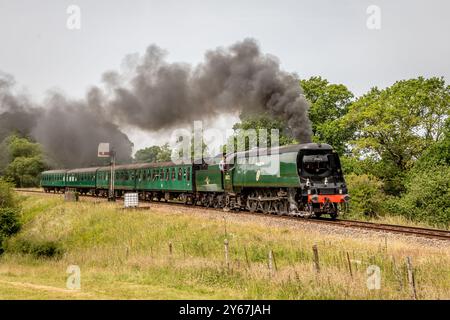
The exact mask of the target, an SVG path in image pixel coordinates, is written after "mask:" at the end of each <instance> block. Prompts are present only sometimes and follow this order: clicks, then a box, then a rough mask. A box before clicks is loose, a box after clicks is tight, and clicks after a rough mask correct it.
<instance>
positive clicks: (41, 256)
mask: <svg viewBox="0 0 450 320" xmlns="http://www.w3.org/2000/svg"><path fill="white" fill-rule="evenodd" d="M223 215H226V219H224V218H223ZM21 220H22V222H23V228H22V230H21V231H20V233H19V234H17V235H16V236H15V237H13V238H11V239H10V240H9V241H8V243H7V250H6V253H5V254H3V255H2V256H1V257H0V298H1V299H410V298H411V291H410V287H409V286H408V281H407V272H406V265H405V259H406V257H407V256H410V257H411V258H412V262H413V267H414V276H415V281H416V290H417V296H418V298H419V299H450V250H449V248H450V246H448V245H444V244H440V245H433V243H432V242H430V243H426V242H425V243H424V242H420V241H416V240H411V239H409V238H406V237H400V236H395V237H394V236H389V237H388V238H386V239H387V240H385V238H384V237H381V236H373V235H369V234H368V235H367V236H361V235H357V234H356V233H357V232H358V231H351V232H350V231H349V234H348V235H342V234H340V235H336V234H333V232H332V231H323V230H314V228H304V229H302V228H301V227H298V226H296V227H293V226H290V225H288V224H285V225H284V224H277V223H273V224H272V223H270V224H268V223H267V222H266V221H267V218H264V220H262V219H259V218H252V217H251V218H247V219H238V218H234V217H233V213H227V214H225V213H224V214H221V213H220V212H213V213H206V211H201V210H199V212H198V214H194V213H193V209H189V210H187V209H183V208H179V207H173V208H172V207H164V206H153V208H152V209H150V210H145V211H124V210H121V209H120V204H111V203H106V202H99V203H96V202H93V201H88V200H83V201H81V202H78V203H65V202H64V201H63V200H62V198H60V197H50V196H42V195H29V196H24V201H23V213H22V217H21ZM225 221H226V223H225ZM352 232H353V233H352ZM225 239H227V240H228V242H229V247H228V265H227V263H226V260H225V246H224V240H225ZM314 244H316V245H317V247H318V252H319V265H320V272H316V271H315V268H314V263H313V251H312V246H313V245H314ZM269 251H272V252H273V257H274V259H273V260H272V268H269V262H268V255H269ZM347 254H348V258H347ZM348 259H350V266H351V272H350V268H349V260H348ZM69 265H77V266H79V268H80V271H81V289H80V290H70V289H67V288H66V281H67V278H68V276H69V274H67V273H66V270H67V268H68V266H69ZM370 265H376V266H378V267H379V268H380V271H381V285H380V289H379V290H369V289H368V287H367V279H368V275H367V268H368V266H370Z"/></svg>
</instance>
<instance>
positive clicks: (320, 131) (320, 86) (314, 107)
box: [300, 77, 354, 155]
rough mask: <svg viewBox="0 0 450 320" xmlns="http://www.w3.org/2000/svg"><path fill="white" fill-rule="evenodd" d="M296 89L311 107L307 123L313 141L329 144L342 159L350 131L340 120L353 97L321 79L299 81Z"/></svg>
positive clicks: (341, 87)
mask: <svg viewBox="0 0 450 320" xmlns="http://www.w3.org/2000/svg"><path fill="white" fill-rule="evenodd" d="M300 85H301V87H302V88H303V91H304V94H305V97H306V98H307V99H308V101H309V102H310V103H311V107H310V109H309V119H310V120H311V122H312V130H313V141H315V142H325V143H329V144H330V145H332V146H333V147H334V149H335V150H336V151H337V152H338V153H339V154H341V155H342V154H343V153H344V152H345V151H346V142H347V141H348V140H349V139H350V138H351V135H352V133H353V131H352V129H351V127H349V126H346V125H345V124H344V123H342V121H341V118H342V117H343V116H344V115H346V114H347V112H348V108H349V106H350V104H351V103H352V101H353V97H354V96H353V93H352V92H350V90H348V89H347V87H346V86H344V85H343V84H330V83H329V82H328V80H326V79H322V78H321V77H311V78H309V79H308V80H301V81H300Z"/></svg>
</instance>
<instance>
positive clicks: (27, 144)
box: [4, 135, 45, 187]
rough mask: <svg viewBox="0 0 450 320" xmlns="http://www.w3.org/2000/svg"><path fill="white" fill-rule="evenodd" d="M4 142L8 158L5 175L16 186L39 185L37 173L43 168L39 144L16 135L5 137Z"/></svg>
mask: <svg viewBox="0 0 450 320" xmlns="http://www.w3.org/2000/svg"><path fill="white" fill-rule="evenodd" d="M5 142H6V146H7V150H8V154H9V158H10V159H9V160H10V162H9V164H8V165H7V166H6V168H5V170H4V173H5V176H6V177H7V178H8V179H10V180H11V181H13V182H14V183H15V185H16V186H18V187H31V186H37V185H39V178H38V177H39V174H40V173H41V172H42V171H44V169H45V163H44V160H43V154H42V150H41V146H40V145H39V144H38V143H35V142H33V141H31V140H29V139H27V138H23V137H19V136H17V135H12V136H10V137H7V138H6V139H5Z"/></svg>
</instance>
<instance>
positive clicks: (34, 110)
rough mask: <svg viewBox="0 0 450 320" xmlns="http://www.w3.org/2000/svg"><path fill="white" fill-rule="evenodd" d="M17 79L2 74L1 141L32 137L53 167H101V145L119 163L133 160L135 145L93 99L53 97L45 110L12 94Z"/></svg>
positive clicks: (54, 95)
mask: <svg viewBox="0 0 450 320" xmlns="http://www.w3.org/2000/svg"><path fill="white" fill-rule="evenodd" d="M13 84H14V82H13V79H12V78H11V77H10V76H7V75H5V74H1V73H0V141H1V140H3V139H4V138H5V137H6V136H8V135H9V134H11V133H12V132H16V133H19V134H22V135H25V136H30V137H32V138H33V139H34V140H36V141H38V142H39V143H41V144H42V145H43V148H44V150H45V152H46V154H47V156H48V157H49V162H50V165H51V166H52V167H67V168H74V167H83V166H92V165H98V164H101V161H99V159H98V158H97V147H98V144H99V143H100V142H110V143H112V144H113V145H114V147H115V148H116V150H117V154H118V160H119V161H121V162H126V161H130V160H131V150H132V146H133V145H132V143H131V142H130V141H129V139H128V137H127V136H126V135H125V134H124V133H122V132H121V131H120V130H119V128H118V127H117V126H116V125H114V124H112V123H111V122H108V121H107V120H105V119H103V118H101V117H100V116H99V114H98V113H96V112H95V108H94V107H92V106H90V105H89V103H90V102H91V101H90V99H89V98H88V99H86V101H87V102H85V101H79V102H77V101H70V100H68V99H67V98H65V97H63V96H62V95H60V94H51V95H50V97H49V98H48V99H47V101H46V102H45V104H44V105H45V106H38V105H36V104H33V103H32V102H31V101H30V100H29V99H28V98H27V97H25V96H21V95H15V94H13V92H12V88H13Z"/></svg>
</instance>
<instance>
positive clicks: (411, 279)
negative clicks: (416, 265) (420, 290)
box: [406, 257, 417, 300]
mask: <svg viewBox="0 0 450 320" xmlns="http://www.w3.org/2000/svg"><path fill="white" fill-rule="evenodd" d="M406 267H407V269H408V283H409V288H410V289H411V297H412V298H413V299H414V300H417V292H416V283H415V281H414V272H413V266H412V262H411V257H406Z"/></svg>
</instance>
